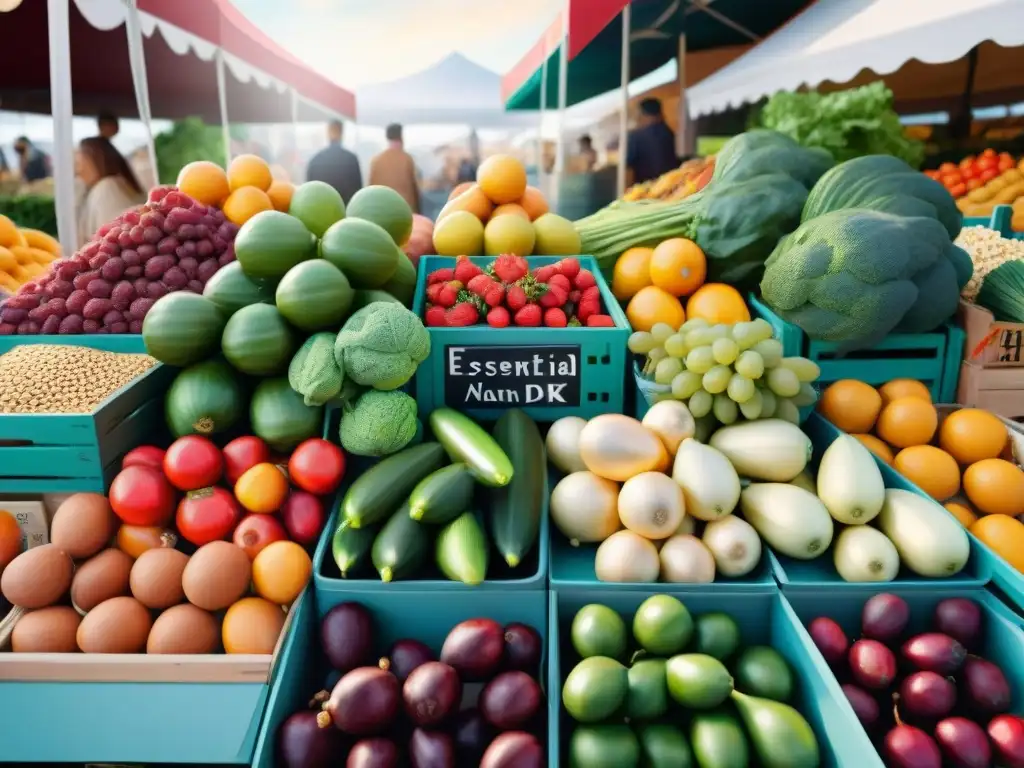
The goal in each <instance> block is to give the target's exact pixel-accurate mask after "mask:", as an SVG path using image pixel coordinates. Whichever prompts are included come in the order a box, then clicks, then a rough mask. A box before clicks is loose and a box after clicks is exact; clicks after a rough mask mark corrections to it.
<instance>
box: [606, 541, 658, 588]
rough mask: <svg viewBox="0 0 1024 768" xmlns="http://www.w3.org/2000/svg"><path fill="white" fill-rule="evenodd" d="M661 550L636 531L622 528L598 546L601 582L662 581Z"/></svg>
mask: <svg viewBox="0 0 1024 768" xmlns="http://www.w3.org/2000/svg"><path fill="white" fill-rule="evenodd" d="M659 567H660V566H659V562H658V550H657V549H656V548H655V546H654V545H653V544H652V543H651V542H649V541H648V540H647V539H645V538H644V537H643V536H639V535H637V534H635V533H633V532H632V531H619V532H618V533H613V534H612V535H611V536H609V537H608V538H607V539H605V540H604V541H603V542H602V543H601V546H599V547H598V548H597V556H596V557H595V558H594V570H595V571H596V572H597V578H598V580H599V581H614V582H643V583H648V582H654V581H657V580H658V571H659Z"/></svg>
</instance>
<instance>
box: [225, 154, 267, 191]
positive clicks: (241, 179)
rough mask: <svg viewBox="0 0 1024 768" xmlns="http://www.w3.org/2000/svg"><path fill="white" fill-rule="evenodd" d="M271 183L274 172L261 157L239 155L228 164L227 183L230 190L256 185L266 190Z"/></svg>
mask: <svg viewBox="0 0 1024 768" xmlns="http://www.w3.org/2000/svg"><path fill="white" fill-rule="evenodd" d="M273 183H274V174H273V173H271V171H270V166H269V165H268V164H267V161H266V160H264V159H263V158H262V157H258V156H257V155H239V156H238V157H236V158H235V159H234V160H232V161H231V163H230V164H229V165H228V185H229V186H230V187H231V191H232V192H234V191H235V190H237V189H241V188H242V187H256V188H257V189H259V190H261V191H263V192H266V191H267V190H268V189H270V185H271V184H273Z"/></svg>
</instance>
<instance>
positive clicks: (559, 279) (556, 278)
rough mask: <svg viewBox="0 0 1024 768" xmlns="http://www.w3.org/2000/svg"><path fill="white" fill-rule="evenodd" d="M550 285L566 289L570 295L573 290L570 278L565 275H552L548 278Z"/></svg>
mask: <svg viewBox="0 0 1024 768" xmlns="http://www.w3.org/2000/svg"><path fill="white" fill-rule="evenodd" d="M548 285H558V286H561V287H562V288H564V289H565V292H566V293H568V292H569V291H571V290H572V283H570V282H569V278H568V277H566V276H565V275H552V276H551V277H549V278H548Z"/></svg>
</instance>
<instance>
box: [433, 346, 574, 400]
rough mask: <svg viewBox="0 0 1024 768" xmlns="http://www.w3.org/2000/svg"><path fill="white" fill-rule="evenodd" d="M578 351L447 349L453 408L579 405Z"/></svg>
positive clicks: (447, 382) (447, 376)
mask: <svg viewBox="0 0 1024 768" xmlns="http://www.w3.org/2000/svg"><path fill="white" fill-rule="evenodd" d="M580 357H581V356H580V347H579V345H578V344H576V345H569V344H566V345H563V346H545V347H458V346H448V347H445V366H444V401H445V404H446V405H448V406H449V407H451V408H462V409H469V410H472V409H474V408H495V407H501V406H505V407H518V408H523V407H527V406H529V407H531V408H557V407H565V406H579V404H580V362H581V359H580Z"/></svg>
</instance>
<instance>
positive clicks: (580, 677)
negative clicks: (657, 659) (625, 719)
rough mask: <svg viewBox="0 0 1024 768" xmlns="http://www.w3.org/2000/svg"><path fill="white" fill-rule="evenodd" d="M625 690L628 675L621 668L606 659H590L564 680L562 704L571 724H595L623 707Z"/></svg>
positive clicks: (581, 663)
mask: <svg viewBox="0 0 1024 768" xmlns="http://www.w3.org/2000/svg"><path fill="white" fill-rule="evenodd" d="M628 690H629V674H628V672H627V670H626V668H625V667H624V666H622V664H620V663H619V662H617V661H616V660H615V659H609V658H608V657H606V656H592V657H590V658H589V659H584V660H583V661H581V662H580V663H579V664H577V665H576V666H575V667H574V668H573V670H572V672H570V673H569V676H568V677H567V678H565V684H564V685H563V686H562V704H563V705H565V711H566V712H568V713H569V715H570V716H571V717H572V718H573V719H574V720H576V721H578V722H581V723H596V722H599V721H601V720H604V719H605V718H607V717H610V716H611V715H612V714H614V713H615V711H616V710H618V709H619V707H621V706H622V705H623V703H624V702H625V701H626V693H627V692H628Z"/></svg>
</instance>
